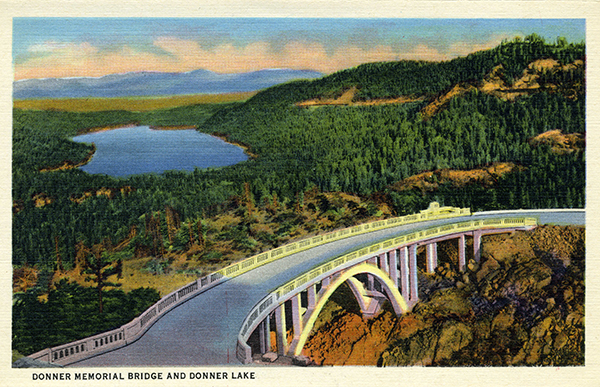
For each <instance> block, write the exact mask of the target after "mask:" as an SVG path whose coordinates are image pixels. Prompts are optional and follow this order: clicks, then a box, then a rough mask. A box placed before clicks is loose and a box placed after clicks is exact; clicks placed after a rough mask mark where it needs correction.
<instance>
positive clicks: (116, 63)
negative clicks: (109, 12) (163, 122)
mask: <svg viewBox="0 0 600 387" xmlns="http://www.w3.org/2000/svg"><path fill="white" fill-rule="evenodd" d="M153 44H154V46H155V47H156V48H158V49H159V50H155V51H154V52H148V51H144V50H142V49H136V48H134V47H131V46H127V45H125V46H122V47H120V48H118V49H112V50H101V49H99V48H98V47H95V46H93V45H92V44H91V43H88V42H83V43H80V44H71V43H60V42H46V43H44V44H37V45H33V46H31V47H29V53H30V54H38V55H32V57H31V58H29V59H27V60H25V61H22V62H19V63H17V64H15V79H24V78H49V77H81V76H103V75H107V74H113V73H124V72H130V71H165V72H183V71H191V70H196V69H206V70H211V71H215V72H219V73H237V72H247V71H254V70H260V69H265V68H290V69H297V70H304V69H311V70H317V71H321V72H323V73H332V72H334V71H338V70H341V69H345V68H349V67H354V66H357V65H359V64H362V63H367V62H379V61H394V60H401V59H413V60H428V61H439V60H446V59H450V58H451V57H455V56H458V55H464V54H466V53H468V52H472V51H474V50H476V49H479V48H480V47H481V48H488V47H489V45H488V44H483V45H479V46H478V45H473V44H470V45H469V44H467V45H465V44H454V45H452V46H450V47H449V50H448V52H447V53H443V52H440V51H438V50H436V49H434V48H431V47H429V46H427V45H418V46H415V47H411V48H409V49H407V50H406V51H402V50H401V49H397V50H394V49H393V48H392V47H391V46H388V45H374V46H372V47H369V48H361V47H358V46H355V45H352V44H347V45H343V46H339V47H337V48H336V49H334V50H329V51H328V50H326V48H325V47H324V46H323V45H322V44H320V43H315V42H307V41H289V42H288V43H286V44H285V45H284V46H283V47H279V48H278V49H277V50H276V49H274V48H273V46H272V45H271V44H269V43H267V42H262V41H257V42H254V43H250V44H247V45H245V46H235V45H233V44H228V43H225V44H221V45H218V46H215V47H212V48H210V49H206V48H203V47H202V46H201V45H200V44H199V43H197V42H196V41H193V40H184V39H179V38H175V37H171V36H164V37H160V38H157V39H156V40H155V41H154V42H153Z"/></svg>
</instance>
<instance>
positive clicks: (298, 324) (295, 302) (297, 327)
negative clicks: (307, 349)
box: [291, 293, 302, 340]
mask: <svg viewBox="0 0 600 387" xmlns="http://www.w3.org/2000/svg"><path fill="white" fill-rule="evenodd" d="M300 294H301V293H298V294H297V295H296V296H294V297H292V298H291V300H292V326H293V328H294V339H295V340H296V339H298V338H299V337H300V333H301V332H302V311H301V307H302V304H301V300H300Z"/></svg>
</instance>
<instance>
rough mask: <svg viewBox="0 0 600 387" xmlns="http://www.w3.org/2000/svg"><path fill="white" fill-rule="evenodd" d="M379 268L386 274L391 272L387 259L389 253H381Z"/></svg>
mask: <svg viewBox="0 0 600 387" xmlns="http://www.w3.org/2000/svg"><path fill="white" fill-rule="evenodd" d="M379 268H380V269H381V270H382V271H384V272H385V273H386V274H390V266H389V264H388V260H387V253H381V254H379Z"/></svg>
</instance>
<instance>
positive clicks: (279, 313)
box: [275, 303, 287, 355]
mask: <svg viewBox="0 0 600 387" xmlns="http://www.w3.org/2000/svg"><path fill="white" fill-rule="evenodd" d="M275 327H276V329H277V332H276V333H277V353H279V354H280V355H285V354H286V353H287V332H286V326H285V303H283V304H281V305H279V307H277V309H275Z"/></svg>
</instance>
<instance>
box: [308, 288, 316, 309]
mask: <svg viewBox="0 0 600 387" xmlns="http://www.w3.org/2000/svg"><path fill="white" fill-rule="evenodd" d="M306 293H307V294H308V306H307V309H310V310H312V309H314V308H315V305H316V304H317V285H316V284H315V285H311V286H309V287H308V289H306Z"/></svg>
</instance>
